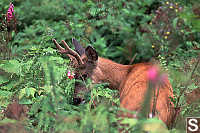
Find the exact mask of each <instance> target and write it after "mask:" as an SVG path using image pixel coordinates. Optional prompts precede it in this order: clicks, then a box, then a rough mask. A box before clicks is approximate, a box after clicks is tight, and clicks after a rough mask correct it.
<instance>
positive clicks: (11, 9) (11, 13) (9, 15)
mask: <svg viewBox="0 0 200 133" xmlns="http://www.w3.org/2000/svg"><path fill="white" fill-rule="evenodd" d="M6 18H7V21H8V22H10V21H11V20H12V19H13V18H14V5H13V4H12V3H10V6H9V8H8V11H7V15H6Z"/></svg>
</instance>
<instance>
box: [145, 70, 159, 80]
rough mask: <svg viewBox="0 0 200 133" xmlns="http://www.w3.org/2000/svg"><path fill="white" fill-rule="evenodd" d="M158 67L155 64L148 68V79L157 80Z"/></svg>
mask: <svg viewBox="0 0 200 133" xmlns="http://www.w3.org/2000/svg"><path fill="white" fill-rule="evenodd" d="M158 71H159V70H158V67H156V66H153V67H151V68H150V69H149V70H148V75H147V76H148V79H149V80H151V81H153V82H156V81H157V79H158Z"/></svg>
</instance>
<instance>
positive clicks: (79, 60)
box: [53, 39, 98, 104]
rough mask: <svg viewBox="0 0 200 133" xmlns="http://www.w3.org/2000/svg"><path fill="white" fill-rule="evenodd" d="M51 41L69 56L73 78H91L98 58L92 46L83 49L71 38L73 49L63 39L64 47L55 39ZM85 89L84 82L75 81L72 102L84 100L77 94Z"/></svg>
mask: <svg viewBox="0 0 200 133" xmlns="http://www.w3.org/2000/svg"><path fill="white" fill-rule="evenodd" d="M53 42H54V44H55V45H56V47H57V49H58V51H59V52H60V53H61V54H66V55H67V56H68V57H69V58H70V60H71V65H72V66H73V67H74V68H75V72H74V73H75V79H77V80H82V81H85V80H86V79H87V78H92V73H93V70H95V69H96V67H97V60H98V54H97V52H96V50H95V49H94V48H93V47H92V46H87V47H86V48H85V49H84V48H83V47H82V46H81V45H80V44H79V43H78V41H77V40H75V39H72V43H73V45H74V46H75V51H74V50H72V49H71V48H70V47H69V46H68V45H67V43H66V42H65V41H64V40H62V43H63V45H64V47H65V48H63V47H61V46H60V45H59V44H58V43H57V41H56V40H55V39H53ZM86 90H87V88H86V85H85V84H84V82H78V81H76V82H75V90H74V104H80V103H81V102H82V101H83V100H84V99H83V98H82V97H79V96H78V94H80V92H81V91H86Z"/></svg>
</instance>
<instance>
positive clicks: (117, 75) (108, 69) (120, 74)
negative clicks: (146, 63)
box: [94, 57, 132, 89]
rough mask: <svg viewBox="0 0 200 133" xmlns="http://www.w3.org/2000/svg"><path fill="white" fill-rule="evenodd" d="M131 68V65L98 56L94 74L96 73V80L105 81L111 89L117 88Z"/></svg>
mask: <svg viewBox="0 0 200 133" xmlns="http://www.w3.org/2000/svg"><path fill="white" fill-rule="evenodd" d="M131 68H132V66H131V65H122V64H118V63H115V62H113V61H111V60H108V59H105V58H101V57H99V59H98V64H97V67H96V69H95V71H94V75H98V76H97V77H96V81H97V82H99V81H100V82H107V83H109V87H110V88H111V89H119V86H120V84H121V83H122V82H123V81H124V80H125V79H126V77H127V76H128V74H129V72H130V70H131ZM95 73H96V74H95Z"/></svg>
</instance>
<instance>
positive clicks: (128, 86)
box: [53, 39, 173, 126]
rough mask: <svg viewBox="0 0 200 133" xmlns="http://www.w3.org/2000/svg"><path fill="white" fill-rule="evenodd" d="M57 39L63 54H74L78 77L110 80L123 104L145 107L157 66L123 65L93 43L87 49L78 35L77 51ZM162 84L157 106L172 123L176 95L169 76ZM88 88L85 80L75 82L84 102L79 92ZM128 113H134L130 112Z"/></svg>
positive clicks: (110, 86) (124, 106)
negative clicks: (151, 72) (101, 53)
mask: <svg viewBox="0 0 200 133" xmlns="http://www.w3.org/2000/svg"><path fill="white" fill-rule="evenodd" d="M53 42H54V44H55V45H56V47H57V49H58V50H59V52H60V53H61V54H66V55H67V56H69V57H70V59H71V61H72V62H73V65H74V67H76V70H75V71H76V72H75V78H76V79H83V80H85V79H87V78H91V79H92V81H93V83H102V82H107V83H109V88H111V89H117V90H119V93H120V106H121V107H122V108H125V109H128V110H130V111H137V112H138V111H140V110H141V104H142V103H143V101H144V96H145V93H146V92H147V88H148V84H147V83H148V78H147V72H148V70H149V69H150V68H152V66H153V65H152V64H151V63H139V64H134V65H122V64H118V63H115V62H113V61H111V60H109V59H105V58H101V57H98V54H97V52H96V50H95V49H94V48H93V47H92V46H88V47H87V48H85V49H84V48H83V47H82V46H81V45H80V44H79V43H78V42H77V41H76V40H75V39H72V43H73V44H74V46H75V51H74V50H72V49H71V48H70V47H69V46H68V45H67V43H66V42H65V41H62V43H63V45H64V47H65V48H63V47H61V46H60V45H59V44H58V43H57V41H56V40H55V39H53ZM159 87H160V88H159V95H158V97H157V104H156V108H155V109H156V112H158V117H159V118H160V119H161V120H162V121H163V122H165V123H166V125H167V126H169V125H170V122H171V120H172V109H173V103H172V102H171V99H170V97H171V98H173V92H172V87H171V84H170V83H169V81H168V79H165V81H164V84H162V85H161V86H159ZM85 89H86V87H85V86H84V85H83V84H80V83H75V98H74V99H76V100H77V99H78V101H79V102H81V100H82V99H81V98H79V97H77V95H76V94H77V93H79V92H80V91H83V90H85ZM157 93H158V92H157ZM152 106H153V102H151V109H152ZM127 117H132V116H130V115H127Z"/></svg>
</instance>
